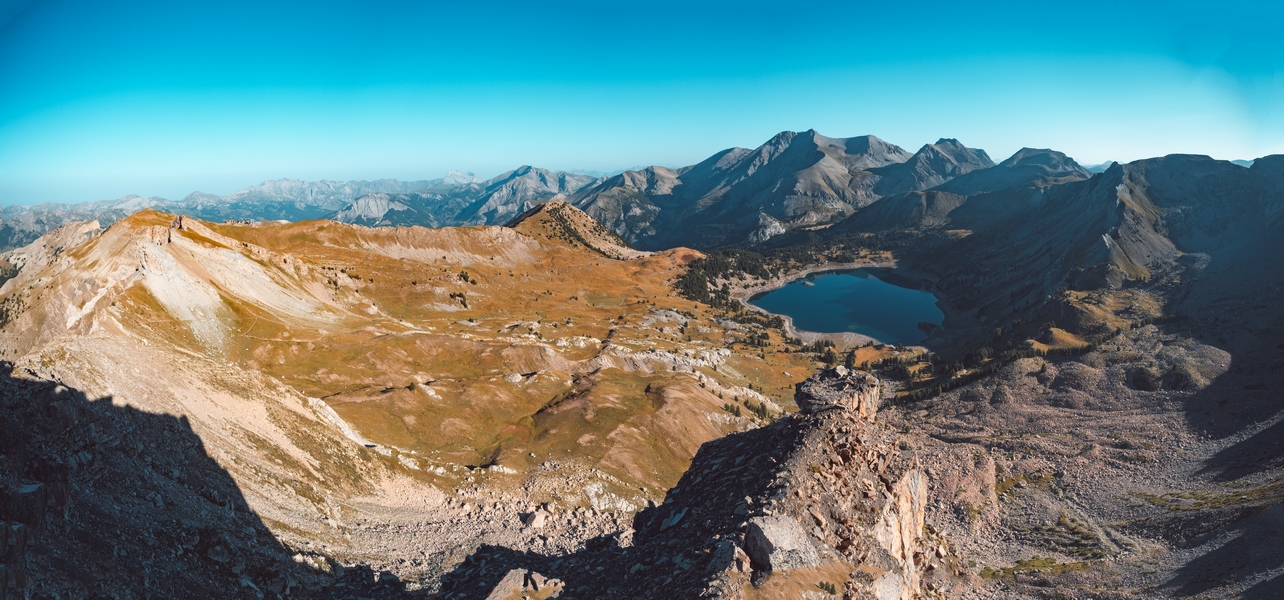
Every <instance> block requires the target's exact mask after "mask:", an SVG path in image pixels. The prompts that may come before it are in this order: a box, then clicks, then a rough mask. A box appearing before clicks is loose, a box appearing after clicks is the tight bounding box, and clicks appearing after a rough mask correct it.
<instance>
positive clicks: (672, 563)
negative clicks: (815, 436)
mask: <svg viewBox="0 0 1284 600" xmlns="http://www.w3.org/2000/svg"><path fill="white" fill-rule="evenodd" d="M805 433H806V427H805V426H803V424H802V422H801V420H798V419H794V418H788V417H787V418H784V419H781V420H779V421H776V422H775V423H773V424H771V425H768V426H766V427H762V428H759V429H753V430H750V431H746V432H743V433H735V434H731V435H728V436H726V437H723V438H719V439H716V440H712V441H709V442H705V443H704V445H702V446H701V447H700V450H699V451H697V452H696V455H695V457H694V458H693V459H692V461H691V467H690V468H689V469H688V470H687V472H686V473H685V474H683V476H682V478H681V479H680V480H679V481H678V485H677V486H676V487H674V488H673V489H671V490H669V493H668V494H667V495H666V497H665V500H664V503H663V504H661V505H660V506H656V507H652V508H647V509H645V510H643V511H641V512H639V513H637V515H635V516H634V519H633V529H634V532H635V533H634V534H633V544H632V545H631V546H628V547H623V548H622V547H620V545H619V544H618V543H617V540H616V539H615V538H613V537H601V538H595V539H593V540H591V541H590V542H589V543H588V544H587V545H586V547H585V548H584V549H583V550H581V551H579V552H575V553H571V554H567V555H563V556H546V555H541V554H535V553H530V552H522V551H517V550H513V549H510V548H504V547H499V546H489V545H487V546H482V547H481V548H479V549H478V550H477V552H475V553H474V554H472V555H471V556H469V557H468V558H467V559H466V560H465V561H464V562H463V563H461V564H460V565H458V566H457V567H456V568H455V569H454V571H452V572H451V573H448V574H447V575H446V576H445V577H444V578H443V579H442V586H441V596H440V597H441V598H450V599H458V600H471V599H477V600H480V599H483V598H486V596H487V595H488V594H489V593H490V591H491V590H492V589H494V586H495V584H496V583H498V582H499V580H500V579H502V578H503V577H504V575H505V574H507V573H508V572H509V571H510V570H512V569H526V570H528V571H534V572H537V573H539V574H541V575H543V576H545V577H551V578H554V579H559V580H562V581H563V582H564V583H565V588H564V591H563V594H562V596H561V597H562V598H663V599H664V600H672V599H674V598H695V597H698V596H699V595H700V593H701V591H702V590H703V589H704V586H705V584H706V582H707V579H708V576H709V575H710V574H711V573H710V571H709V569H708V567H709V561H710V556H711V552H712V549H713V546H714V544H715V543H716V542H717V539H715V537H714V536H719V538H720V539H728V538H732V537H734V536H737V535H738V534H739V533H740V532H741V530H742V529H743V528H742V527H741V524H742V523H743V522H744V520H745V519H746V513H747V512H748V510H747V509H748V506H747V505H746V504H745V497H746V496H750V497H753V498H757V499H763V498H768V497H771V496H772V493H773V490H772V484H773V481H774V480H775V476H776V472H777V470H778V469H779V468H780V466H781V464H782V463H783V462H784V460H785V458H786V457H787V456H788V454H789V452H790V450H791V449H792V448H794V447H795V446H796V445H797V444H799V443H800V441H801V439H802V436H803V435H804V434H805ZM675 517H676V519H675Z"/></svg>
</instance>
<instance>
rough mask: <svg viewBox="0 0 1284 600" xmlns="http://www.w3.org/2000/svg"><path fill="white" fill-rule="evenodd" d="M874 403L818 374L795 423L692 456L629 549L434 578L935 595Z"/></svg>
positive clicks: (918, 485) (939, 581) (920, 508)
mask: <svg viewBox="0 0 1284 600" xmlns="http://www.w3.org/2000/svg"><path fill="white" fill-rule="evenodd" d="M879 391H880V390H879V385H878V382H877V381H876V380H875V379H874V378H872V377H870V376H869V375H866V374H864V373H859V372H850V371H846V370H844V369H833V370H829V371H826V372H824V373H821V374H818V375H816V376H814V377H813V378H811V379H809V380H807V381H806V382H804V383H802V384H800V385H799V389H798V404H799V405H800V406H805V407H808V408H807V411H806V412H803V413H798V414H794V415H790V416H787V417H784V418H782V419H779V420H777V421H776V422H774V423H772V424H771V425H768V426H766V427H763V428H761V429H756V430H753V431H748V432H744V433H738V434H733V435H730V436H727V437H725V438H722V439H718V440H715V441H711V442H708V443H706V444H705V445H704V446H703V447H701V449H700V451H699V453H697V455H696V457H695V459H694V461H693V462H692V465H691V468H690V470H688V471H687V473H686V474H685V475H684V476H683V478H682V480H681V481H680V482H679V484H678V486H677V487H675V488H674V489H672V490H670V492H669V494H668V496H667V497H666V498H665V501H664V503H663V504H661V505H660V506H656V507H652V508H648V509H646V510H643V511H642V512H640V513H638V514H637V516H636V517H635V519H634V522H633V525H634V532H633V537H632V539H631V541H629V540H624V539H621V538H620V536H616V537H610V538H599V539H597V540H593V541H591V542H590V543H589V544H588V548H587V549H586V550H585V551H582V552H577V553H573V554H566V555H559V556H549V555H539V554H532V553H526V552H518V551H514V550H511V549H508V548H502V547H496V546H484V547H482V548H481V549H479V550H478V552H477V553H476V554H474V555H473V556H471V557H470V558H469V560H467V561H465V563H464V565H462V566H461V567H460V569H457V570H456V572H454V573H452V574H450V575H447V576H446V578H445V579H444V580H443V586H442V592H443V596H444V597H448V598H474V597H475V598H485V597H486V593H487V592H488V591H489V590H492V589H495V587H497V584H498V583H499V582H500V578H501V577H505V576H507V574H508V573H509V572H510V571H511V570H512V569H526V570H529V571H535V572H539V573H544V574H547V575H548V576H549V577H553V578H556V579H559V580H562V581H564V582H565V584H564V588H563V589H564V590H565V591H564V593H563V595H562V596H561V597H564V598H594V597H632V598H660V597H663V598H695V597H702V598H742V597H745V593H746V591H747V590H748V589H750V587H751V586H757V587H758V588H759V591H760V592H761V593H762V594H764V595H770V596H774V597H801V595H802V593H803V592H810V593H822V590H827V589H834V590H835V591H836V592H837V593H840V594H842V596H843V597H848V598H860V597H871V598H880V599H887V600H894V599H906V600H908V599H909V598H916V597H933V596H942V597H943V594H945V593H949V592H950V589H951V586H955V585H957V584H958V583H959V582H960V581H961V580H960V579H959V578H958V577H957V576H956V573H960V572H961V571H960V568H959V565H958V564H956V562H957V561H956V559H955V557H954V555H953V554H952V553H951V552H950V550H949V549H948V544H946V543H945V542H944V541H942V540H940V539H938V538H937V537H936V536H935V535H934V534H933V533H931V530H930V529H925V526H924V520H923V518H924V517H923V515H924V508H925V506H926V503H927V497H926V496H927V488H926V481H925V479H924V476H923V475H922V473H921V469H920V466H919V464H918V461H917V459H916V458H915V457H914V456H913V455H911V454H909V453H906V452H902V451H901V450H900V449H899V446H898V444H897V443H896V434H895V433H894V432H891V431H889V430H887V429H886V428H884V427H883V426H881V425H879V424H877V423H875V422H874V409H875V408H876V407H877V399H878V397H879ZM839 399H842V400H841V401H838V400H839ZM488 577H491V578H494V579H493V580H492V581H494V584H490V585H488V582H487V578H488ZM479 583H481V585H479Z"/></svg>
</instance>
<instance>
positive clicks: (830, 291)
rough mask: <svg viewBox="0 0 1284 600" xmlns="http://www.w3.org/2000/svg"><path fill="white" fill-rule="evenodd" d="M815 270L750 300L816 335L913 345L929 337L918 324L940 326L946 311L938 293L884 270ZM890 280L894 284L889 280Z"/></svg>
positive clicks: (755, 304) (751, 302) (753, 303)
mask: <svg viewBox="0 0 1284 600" xmlns="http://www.w3.org/2000/svg"><path fill="white" fill-rule="evenodd" d="M878 275H880V276H882V277H883V279H880V278H879V276H876V275H875V272H874V271H873V270H870V269H854V270H850V271H828V272H823V273H813V274H811V275H808V276H807V277H805V278H803V279H800V280H798V281H794V282H791V283H788V284H785V286H784V287H781V288H778V289H774V290H771V291H768V292H763V293H761V294H758V295H755V296H754V297H752V298H750V299H749V303H750V304H752V305H754V306H757V307H759V308H761V309H763V310H766V311H767V312H770V313H774V314H778V315H786V316H789V317H792V318H793V320H794V327H796V328H798V329H802V330H805V331H815V332H818V333H840V332H844V331H850V332H854V333H859V334H861V335H867V336H869V337H872V338H874V339H876V340H878V341H880V342H882V343H884V344H907V345H908V344H917V343H919V342H921V341H923V340H925V339H927V332H925V331H923V329H922V328H920V327H919V324H920V323H931V324H932V325H934V326H937V327H939V326H940V325H941V323H942V322H943V321H944V320H945V314H944V313H942V312H941V309H940V308H939V307H937V306H936V301H937V300H936V296H933V295H932V294H931V293H929V292H926V291H924V290H921V289H917V288H915V287H907V286H912V285H915V284H917V282H914V281H912V280H907V279H905V278H902V277H896V276H893V275H891V273H890V272H889V270H887V269H878ZM892 281H894V282H897V283H899V284H903V285H897V283H891V282H892Z"/></svg>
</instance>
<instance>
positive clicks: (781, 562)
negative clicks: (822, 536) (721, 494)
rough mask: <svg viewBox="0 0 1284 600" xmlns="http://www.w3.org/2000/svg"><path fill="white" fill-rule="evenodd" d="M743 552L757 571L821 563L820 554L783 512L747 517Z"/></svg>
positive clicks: (801, 529) (792, 520)
mask: <svg viewBox="0 0 1284 600" xmlns="http://www.w3.org/2000/svg"><path fill="white" fill-rule="evenodd" d="M745 553H746V554H748V555H749V560H750V561H752V564H753V567H754V569H756V570H760V571H778V570H781V569H797V568H799V567H814V566H817V565H819V564H820V563H821V560H820V553H819V552H817V551H816V547H815V546H814V545H812V543H811V540H810V539H808V537H807V532H806V531H805V530H803V528H802V525H799V524H798V521H796V520H794V519H793V518H790V517H787V516H784V515H770V516H765V517H754V518H753V519H750V520H749V529H748V531H746V532H745Z"/></svg>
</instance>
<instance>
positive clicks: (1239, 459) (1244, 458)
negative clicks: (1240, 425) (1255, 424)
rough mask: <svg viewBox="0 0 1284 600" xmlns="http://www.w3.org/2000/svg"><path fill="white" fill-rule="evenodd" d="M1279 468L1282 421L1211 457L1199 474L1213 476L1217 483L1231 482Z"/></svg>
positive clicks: (1283, 459) (1283, 450)
mask: <svg viewBox="0 0 1284 600" xmlns="http://www.w3.org/2000/svg"><path fill="white" fill-rule="evenodd" d="M1281 466H1284V421H1278V422H1276V423H1275V424H1274V425H1271V426H1269V427H1267V428H1266V429H1263V430H1262V431H1259V432H1258V433H1257V434H1256V435H1253V436H1252V437H1249V438H1248V439H1245V440H1243V441H1241V442H1239V443H1236V444H1233V445H1231V446H1230V447H1227V448H1226V449H1224V450H1222V451H1220V452H1218V453H1217V454H1214V455H1213V457H1212V458H1210V459H1208V460H1207V461H1205V463H1204V467H1203V468H1202V469H1200V471H1199V472H1200V474H1201V475H1204V474H1208V475H1213V476H1214V478H1215V479H1216V480H1218V481H1234V480H1236V479H1239V478H1241V477H1245V476H1247V475H1252V474H1253V473H1257V472H1260V471H1265V470H1269V469H1276V468H1279V467H1281Z"/></svg>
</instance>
